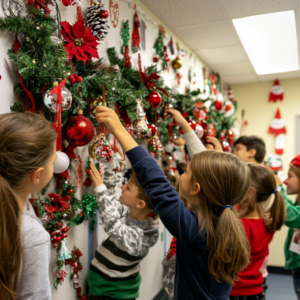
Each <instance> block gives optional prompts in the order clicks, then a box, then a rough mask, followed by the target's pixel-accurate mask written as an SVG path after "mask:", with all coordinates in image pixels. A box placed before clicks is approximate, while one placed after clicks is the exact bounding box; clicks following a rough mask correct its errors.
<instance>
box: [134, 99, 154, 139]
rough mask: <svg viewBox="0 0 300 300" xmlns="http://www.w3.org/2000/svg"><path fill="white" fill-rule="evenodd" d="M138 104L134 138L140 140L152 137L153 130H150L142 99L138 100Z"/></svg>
mask: <svg viewBox="0 0 300 300" xmlns="http://www.w3.org/2000/svg"><path fill="white" fill-rule="evenodd" d="M136 102H137V107H136V115H137V120H134V121H133V137H134V138H138V139H141V138H147V137H150V136H151V129H150V128H148V124H147V120H146V118H145V116H146V114H145V112H144V108H143V104H142V101H141V100H140V99H137V100H136Z"/></svg>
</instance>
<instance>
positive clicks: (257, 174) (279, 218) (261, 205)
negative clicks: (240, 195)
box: [239, 164, 285, 232]
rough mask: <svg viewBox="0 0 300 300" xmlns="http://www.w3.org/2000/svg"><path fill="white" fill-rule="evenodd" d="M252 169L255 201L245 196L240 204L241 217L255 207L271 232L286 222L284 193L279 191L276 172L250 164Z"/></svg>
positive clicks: (248, 213) (245, 215) (251, 176)
mask: <svg viewBox="0 0 300 300" xmlns="http://www.w3.org/2000/svg"><path fill="white" fill-rule="evenodd" d="M248 166H249V168H250V171H251V173H250V174H251V175H250V178H251V187H253V188H254V189H255V201H253V199H251V198H250V197H245V199H244V200H243V202H242V203H241V205H240V206H239V213H240V218H244V217H247V216H248V215H250V214H251V213H252V212H253V211H254V210H255V209H256V210H257V212H258V214H259V216H260V218H262V219H265V224H266V227H267V230H268V231H269V232H275V231H277V230H279V229H280V228H281V227H282V225H283V224H284V222H285V205H284V199H283V196H282V194H281V193H280V192H279V191H277V189H276V188H277V184H276V180H275V176H274V174H273V173H272V172H271V171H270V170H269V169H267V168H266V167H263V166H261V165H257V164H249V165H248ZM272 194H274V195H275V198H274V201H273V203H272V205H271V206H270V207H268V200H269V199H270V197H271V195H272Z"/></svg>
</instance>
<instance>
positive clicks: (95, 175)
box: [90, 160, 103, 188]
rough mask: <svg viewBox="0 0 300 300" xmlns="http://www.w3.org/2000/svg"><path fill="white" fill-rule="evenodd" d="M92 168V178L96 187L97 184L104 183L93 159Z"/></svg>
mask: <svg viewBox="0 0 300 300" xmlns="http://www.w3.org/2000/svg"><path fill="white" fill-rule="evenodd" d="M90 169H91V179H92V181H93V185H94V188H96V187H97V186H99V185H101V184H103V181H102V178H101V176H100V174H99V172H98V170H97V168H96V167H95V165H94V163H93V161H92V160H90Z"/></svg>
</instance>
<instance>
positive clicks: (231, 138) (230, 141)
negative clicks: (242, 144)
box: [226, 129, 234, 146]
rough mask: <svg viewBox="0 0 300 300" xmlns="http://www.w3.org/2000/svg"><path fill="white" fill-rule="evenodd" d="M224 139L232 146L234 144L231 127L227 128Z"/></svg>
mask: <svg viewBox="0 0 300 300" xmlns="http://www.w3.org/2000/svg"><path fill="white" fill-rule="evenodd" d="M226 140H227V142H228V143H229V144H230V145H231V146H233V145H234V132H233V130H232V129H229V130H228V131H227V133H226Z"/></svg>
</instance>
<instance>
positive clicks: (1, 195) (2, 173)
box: [0, 112, 56, 300]
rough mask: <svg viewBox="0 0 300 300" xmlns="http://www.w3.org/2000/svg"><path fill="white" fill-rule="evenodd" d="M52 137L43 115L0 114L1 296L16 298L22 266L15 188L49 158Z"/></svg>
mask: <svg viewBox="0 0 300 300" xmlns="http://www.w3.org/2000/svg"><path fill="white" fill-rule="evenodd" d="M55 140H56V133H55V131H54V130H53V129H52V128H51V126H50V123H49V122H48V121H47V120H46V119H45V118H44V117H43V116H42V115H38V114H33V113H15V112H13V113H7V114H3V115H0V253H1V259H0V299H9V300H15V299H16V292H15V290H16V286H17V281H18V278H19V274H20V272H21V265H22V266H23V268H24V263H21V262H22V261H23V262H24V251H23V246H22V238H21V236H22V233H21V224H22V222H21V215H22V211H21V209H20V206H19V201H18V196H17V194H16V193H15V190H18V189H19V188H20V187H21V185H22V182H23V179H24V178H25V177H26V176H27V175H29V174H30V173H31V172H32V171H34V170H35V169H37V168H39V167H42V166H44V165H45V163H46V162H47V160H48V159H50V157H51V155H52V154H53V146H54V142H55ZM21 273H22V274H23V270H22V272H21ZM21 278H22V279H23V275H22V277H21Z"/></svg>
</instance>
